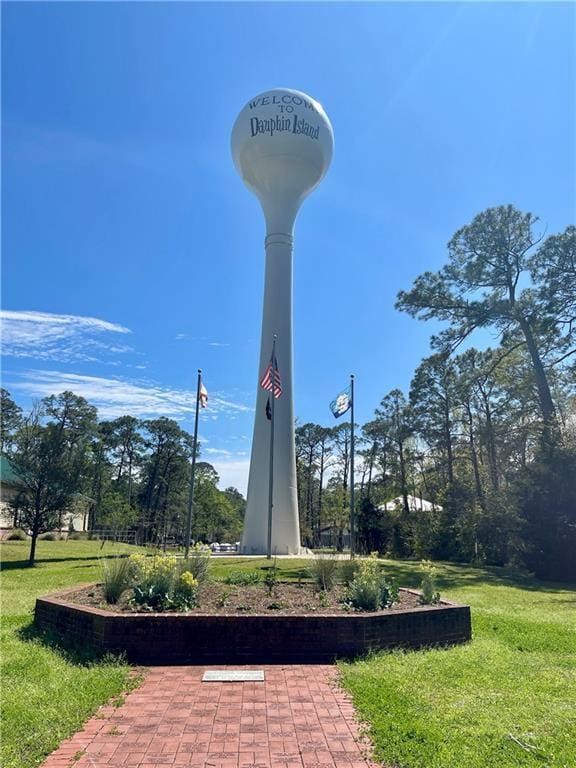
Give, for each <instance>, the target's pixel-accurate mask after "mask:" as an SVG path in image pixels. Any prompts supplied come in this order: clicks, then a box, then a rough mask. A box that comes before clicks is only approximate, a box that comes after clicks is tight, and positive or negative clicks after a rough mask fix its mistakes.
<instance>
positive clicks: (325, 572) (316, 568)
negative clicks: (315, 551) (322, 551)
mask: <svg viewBox="0 0 576 768" xmlns="http://www.w3.org/2000/svg"><path fill="white" fill-rule="evenodd" d="M309 572H310V575H311V576H312V578H313V579H314V583H315V585H316V589H318V590H319V591H321V592H330V591H331V590H332V589H334V585H335V584H336V577H337V575H338V560H337V559H336V558H335V557H333V556H331V555H316V557H315V558H314V560H313V561H312V565H311V567H310V569H309Z"/></svg>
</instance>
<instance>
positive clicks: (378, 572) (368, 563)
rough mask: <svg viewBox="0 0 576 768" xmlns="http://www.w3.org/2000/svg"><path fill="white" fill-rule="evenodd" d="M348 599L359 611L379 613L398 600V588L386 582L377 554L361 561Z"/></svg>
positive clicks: (348, 593)
mask: <svg viewBox="0 0 576 768" xmlns="http://www.w3.org/2000/svg"><path fill="white" fill-rule="evenodd" d="M347 599H348V602H349V604H350V605H351V606H352V607H353V608H355V609H356V610H357V611H379V610H381V609H382V608H389V607H390V606H391V605H393V604H394V603H395V602H396V601H397V600H398V588H397V586H396V585H395V584H394V583H393V582H389V581H387V580H386V578H385V576H384V574H383V572H382V569H381V568H380V566H379V565H378V559H377V556H376V554H375V553H372V554H371V555H370V557H368V558H366V559H365V560H361V561H360V563H359V566H358V572H357V573H356V576H355V577H354V578H353V579H352V581H351V582H350V586H349V587H348V591H347Z"/></svg>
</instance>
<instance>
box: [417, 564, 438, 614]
mask: <svg viewBox="0 0 576 768" xmlns="http://www.w3.org/2000/svg"><path fill="white" fill-rule="evenodd" d="M420 571H421V573H422V581H421V582H420V589H421V590H422V594H421V595H420V602H421V603H422V604H423V605H436V603H438V602H439V601H440V592H438V591H437V589H436V569H435V568H434V566H433V565H432V563H431V562H430V560H422V562H421V563H420Z"/></svg>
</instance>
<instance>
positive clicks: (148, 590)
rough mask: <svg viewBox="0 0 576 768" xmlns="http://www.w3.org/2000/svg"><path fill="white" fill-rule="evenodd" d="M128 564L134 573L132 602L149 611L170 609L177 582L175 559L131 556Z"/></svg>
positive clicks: (166, 556)
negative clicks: (130, 564) (131, 566)
mask: <svg viewBox="0 0 576 768" xmlns="http://www.w3.org/2000/svg"><path fill="white" fill-rule="evenodd" d="M130 562H131V563H132V565H133V567H134V571H135V576H134V581H135V586H134V598H133V599H134V602H135V603H136V604H137V605H140V606H141V607H142V608H145V609H147V610H150V611H163V610H166V609H167V608H172V607H173V594H174V588H175V586H176V584H175V582H176V580H177V574H176V558H175V557H173V556H172V555H154V556H153V557H147V556H146V555H131V556H130ZM178 577H179V574H178Z"/></svg>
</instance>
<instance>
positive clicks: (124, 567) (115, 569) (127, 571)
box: [101, 555, 134, 603]
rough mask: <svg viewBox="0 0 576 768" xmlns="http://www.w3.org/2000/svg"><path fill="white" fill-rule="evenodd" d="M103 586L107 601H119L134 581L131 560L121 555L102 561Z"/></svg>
mask: <svg viewBox="0 0 576 768" xmlns="http://www.w3.org/2000/svg"><path fill="white" fill-rule="evenodd" d="M101 569H102V588H103V590H104V599H105V600H106V602H107V603H117V602H118V600H119V599H120V597H121V595H122V593H123V592H125V591H126V590H127V589H128V587H129V586H130V582H131V581H132V574H133V570H134V569H133V566H132V563H131V562H130V560H129V559H128V558H127V557H126V556H124V555H120V556H118V557H113V558H109V559H105V560H104V559H103V560H102V561H101Z"/></svg>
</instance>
